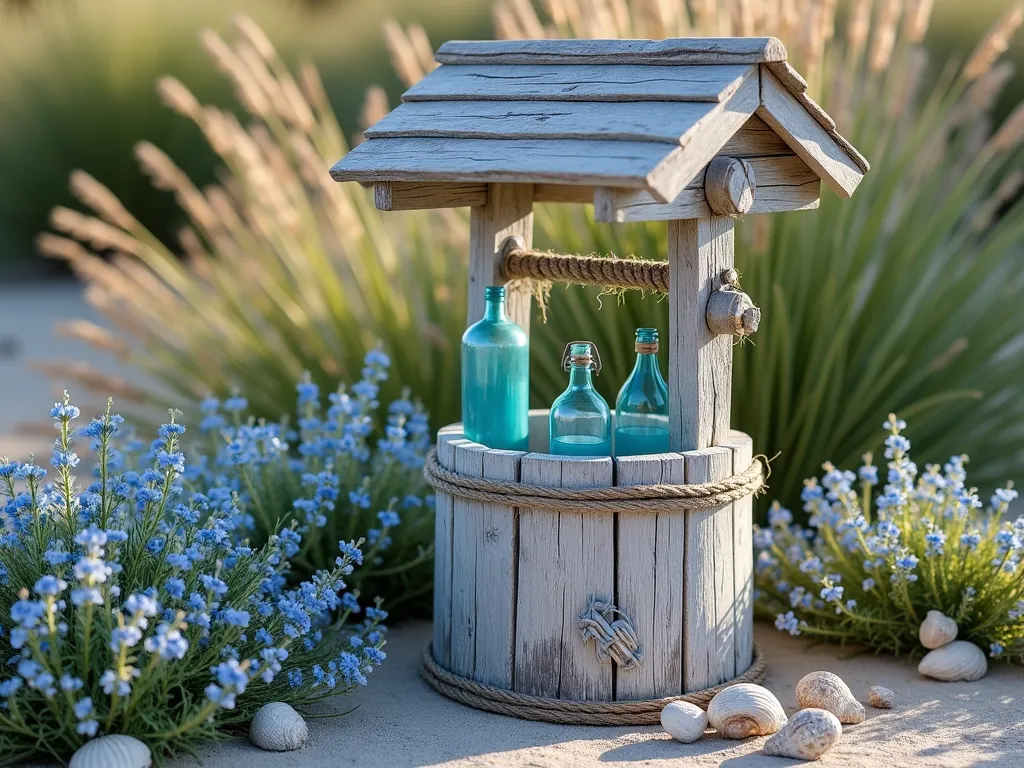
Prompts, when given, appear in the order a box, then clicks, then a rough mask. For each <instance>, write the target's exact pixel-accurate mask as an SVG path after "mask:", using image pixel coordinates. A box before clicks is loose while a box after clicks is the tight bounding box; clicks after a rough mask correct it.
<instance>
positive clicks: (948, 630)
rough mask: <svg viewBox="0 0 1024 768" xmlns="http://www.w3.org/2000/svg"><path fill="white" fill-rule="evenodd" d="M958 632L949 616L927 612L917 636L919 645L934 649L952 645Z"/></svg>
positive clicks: (938, 612) (937, 612)
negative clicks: (919, 640)
mask: <svg viewBox="0 0 1024 768" xmlns="http://www.w3.org/2000/svg"><path fill="white" fill-rule="evenodd" d="M959 631H960V629H959V627H957V625H956V622H955V621H953V620H952V619H951V618H949V616H946V615H945V614H944V613H942V612H941V611H928V615H927V616H925V617H924V621H922V622H921V629H920V630H919V631H918V633H917V634H918V637H919V638H921V645H923V646H924V647H925V648H932V649H934V648H941V647H942V646H944V645H948V644H949V643H952V642H953V641H954V640H956V636H957V633H958V632H959Z"/></svg>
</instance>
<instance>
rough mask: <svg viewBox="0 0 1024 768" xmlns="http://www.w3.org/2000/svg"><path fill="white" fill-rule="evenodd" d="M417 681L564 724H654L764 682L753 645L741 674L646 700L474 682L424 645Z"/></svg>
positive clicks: (507, 711) (465, 699)
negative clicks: (583, 697)
mask: <svg viewBox="0 0 1024 768" xmlns="http://www.w3.org/2000/svg"><path fill="white" fill-rule="evenodd" d="M420 674H421V675H422V676H423V679H424V680H426V681H427V683H428V684H429V685H430V686H431V687H432V688H433V689H434V690H436V691H437V692H438V693H441V694H442V695H444V696H447V697H448V698H449V699H452V700H454V701H457V702H459V703H460V704H465V705H467V706H470V707H474V708H476V709H485V710H487V711H488V712H497V713H498V714H499V715H510V716H512V717H520V718H523V719H526V720H542V721H544V722H548V723H564V724H567V725H657V724H658V722H659V721H660V717H661V710H662V709H664V708H665V705H666V704H668V703H670V702H673V701H688V702H690V703H692V704H696V705H697V706H698V707H700V708H701V709H707V707H708V704H710V703H711V699H713V698H714V697H715V694H717V693H718V692H719V691H721V690H723V689H725V688H728V687H729V686H730V685H736V684H737V683H760V682H762V681H763V680H764V674H765V658H764V652H763V651H762V650H761V648H760V646H757V645H755V646H754V661H753V663H752V664H751V665H750V667H749V668H748V669H747V670H746V671H745V672H744V673H743V674H741V675H737V676H736V677H734V678H733V679H732V680H730V681H728V682H726V683H722V684H721V685H716V686H714V687H713V688H706V689H704V690H702V691H694V692H692V693H686V694H683V695H682V696H667V697H665V698H663V699H648V700H646V701H609V702H599V701H568V700H565V699H552V698H547V697H544V696H529V695H527V694H525V693H516V692H515V691H508V690H505V689H504V688H496V687H495V686H493V685H486V684H484V683H478V682H476V681H475V680H470V679H468V678H465V677H461V676H460V675H456V674H454V673H452V672H449V671H448V670H446V669H444V668H442V667H441V666H439V665H438V664H437V662H436V661H434V657H433V653H432V652H431V649H430V646H427V649H426V650H425V651H424V652H423V664H422V666H421V667H420Z"/></svg>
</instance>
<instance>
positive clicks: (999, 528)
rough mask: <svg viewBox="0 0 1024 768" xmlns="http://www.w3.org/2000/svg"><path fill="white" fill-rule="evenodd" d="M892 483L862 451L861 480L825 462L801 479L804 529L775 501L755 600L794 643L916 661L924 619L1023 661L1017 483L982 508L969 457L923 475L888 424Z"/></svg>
mask: <svg viewBox="0 0 1024 768" xmlns="http://www.w3.org/2000/svg"><path fill="white" fill-rule="evenodd" d="M884 428H885V429H886V431H887V432H888V436H887V437H886V439H885V453H884V455H885V458H886V459H888V463H887V466H886V483H885V485H884V486H883V488H882V489H881V491H880V492H878V491H876V489H877V487H878V485H879V477H878V475H879V471H878V467H876V466H875V465H874V464H873V463H872V461H873V456H872V454H870V453H868V454H865V456H864V457H863V464H862V465H861V466H860V468H859V469H858V470H857V471H856V472H852V471H849V470H843V469H840V468H838V467H836V466H835V465H834V464H832V463H825V464H824V465H822V468H823V469H824V471H825V473H824V474H823V475H822V477H821V479H820V480H816V479H810V480H806V481H805V482H804V489H803V493H802V498H803V509H804V512H805V513H806V514H807V519H808V523H807V525H806V526H802V525H799V524H794V523H793V514H792V513H791V512H790V511H789V510H788V509H786V508H785V507H783V506H782V505H780V504H779V503H777V502H776V503H773V504H772V506H771V508H770V510H769V513H768V525H767V526H765V527H755V532H754V546H755V549H756V550H757V552H758V556H757V561H756V569H755V573H756V576H755V582H756V589H755V599H756V601H757V606H758V609H759V610H760V611H761V612H762V613H763V614H767V615H769V616H773V617H775V626H776V627H777V628H778V629H780V630H782V631H785V632H788V633H789V634H791V635H804V636H807V637H811V638H815V639H821V640H825V641H828V642H836V643H841V644H847V643H851V644H856V645H861V646H864V647H867V648H870V649H871V650H873V651H875V652H877V653H883V652H886V653H893V654H897V655H898V654H902V653H908V652H909V653H914V654H917V653H920V652H922V651H923V650H924V649H923V648H922V647H921V644H920V640H919V638H918V629H919V627H920V626H921V622H922V621H924V619H925V616H926V615H927V614H928V611H932V610H936V611H941V612H942V613H944V614H945V615H946V616H949V617H951V618H952V619H954V620H955V621H956V622H957V624H958V626H959V629H960V633H959V638H960V639H962V640H970V641H971V642H973V643H975V644H977V645H979V646H981V647H982V648H983V649H984V650H985V651H986V652H987V653H989V655H990V656H992V657H995V658H1005V659H1009V660H1013V661H1017V662H1020V661H1024V567H1022V563H1021V560H1022V558H1024V517H1018V518H1017V519H1016V520H1014V521H1012V522H1011V521H1009V520H1007V519H1006V513H1007V511H1008V509H1009V507H1010V504H1011V502H1013V501H1014V499H1016V498H1017V491H1015V490H1014V489H1013V487H1012V485H1007V486H1006V487H1004V488H1000V489H997V490H996V491H995V493H994V494H993V495H992V497H991V498H990V500H989V501H988V504H987V505H986V504H983V502H982V501H981V499H980V498H979V496H978V492H977V489H976V488H973V487H969V486H968V485H967V470H966V465H967V461H968V457H967V456H966V455H962V454H959V455H954V456H952V457H951V458H950V459H949V460H948V461H947V462H945V464H942V465H939V464H927V465H925V467H924V469H923V471H922V470H921V469H919V468H918V466H917V464H916V463H914V461H912V460H911V458H910V440H909V439H908V438H907V436H906V435H905V434H904V432H905V430H906V429H907V423H906V422H905V421H903V420H902V419H897V418H896V416H895V415H890V416H889V418H888V420H886V422H885V424H884Z"/></svg>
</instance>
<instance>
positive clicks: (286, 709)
mask: <svg viewBox="0 0 1024 768" xmlns="http://www.w3.org/2000/svg"><path fill="white" fill-rule="evenodd" d="M307 739H309V727H308V726H307V725H306V721H305V720H303V719H302V715H300V714H299V713H298V712H296V711H295V710H294V709H292V708H291V707H290V706H288V705H287V704H285V703H283V702H280V701H272V702H270V703H269V704H264V705H263V706H262V707H260V709H259V712H257V713H256V715H255V716H254V717H253V719H252V722H251V723H250V724H249V740H250V741H252V743H253V744H255V745H256V746H257V747H259V748H260V749H266V750H269V751H271V752H291V751H292V750H293V749H300V748H301V747H302V746H303V745H305V743H306V740H307Z"/></svg>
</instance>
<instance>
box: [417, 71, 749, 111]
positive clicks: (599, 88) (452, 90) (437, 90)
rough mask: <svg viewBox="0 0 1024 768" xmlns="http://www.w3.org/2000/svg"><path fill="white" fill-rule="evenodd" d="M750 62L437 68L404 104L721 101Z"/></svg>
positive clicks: (740, 77) (736, 83) (420, 83)
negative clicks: (710, 64)
mask: <svg viewBox="0 0 1024 768" xmlns="http://www.w3.org/2000/svg"><path fill="white" fill-rule="evenodd" d="M746 66H747V65H746V64H726V65H722V66H689V67H688V66H640V65H632V64H625V65H623V64H597V65H592V64H576V65H569V66H559V65H557V64H554V65H537V64H481V65H474V64H464V65H460V66H443V67H438V68H437V69H435V70H434V71H433V72H431V73H430V74H429V75H427V76H426V77H425V78H423V79H422V80H420V81H419V82H418V83H416V85H414V86H413V87H412V88H410V89H409V90H408V91H406V92H405V93H404V94H403V95H402V100H403V101H482V100H498V101H515V100H526V101H608V102H626V101H714V102H717V101H721V100H722V98H723V95H728V93H729V92H730V89H731V88H734V87H735V86H736V85H738V84H739V81H740V80H741V79H742V77H743V74H744V73H745V72H746Z"/></svg>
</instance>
